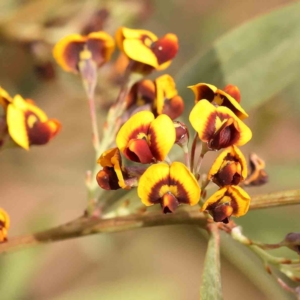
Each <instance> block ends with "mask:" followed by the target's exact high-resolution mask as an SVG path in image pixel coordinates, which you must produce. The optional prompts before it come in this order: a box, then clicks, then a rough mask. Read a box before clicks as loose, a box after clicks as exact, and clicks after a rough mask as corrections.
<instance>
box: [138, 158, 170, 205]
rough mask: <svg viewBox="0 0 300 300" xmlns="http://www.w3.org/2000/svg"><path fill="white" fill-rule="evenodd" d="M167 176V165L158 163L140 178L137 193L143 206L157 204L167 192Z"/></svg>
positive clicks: (168, 170)
mask: <svg viewBox="0 0 300 300" xmlns="http://www.w3.org/2000/svg"><path fill="white" fill-rule="evenodd" d="M169 175H170V167H169V165H168V164H166V163H159V164H155V165H152V166H150V167H149V168H148V169H147V170H146V171H145V173H144V174H143V175H142V176H141V177H140V179H139V184H138V189H137V192H138V196H139V197H140V198H141V200H142V202H143V203H144V204H145V205H147V206H150V205H153V204H155V203H158V202H157V201H159V200H160V198H161V197H162V196H163V195H164V194H165V193H166V192H168V190H169Z"/></svg>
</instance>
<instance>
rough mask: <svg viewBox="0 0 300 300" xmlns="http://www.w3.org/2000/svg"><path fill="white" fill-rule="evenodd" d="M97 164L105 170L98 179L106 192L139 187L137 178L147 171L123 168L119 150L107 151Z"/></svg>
mask: <svg viewBox="0 0 300 300" xmlns="http://www.w3.org/2000/svg"><path fill="white" fill-rule="evenodd" d="M97 162H98V163H99V164H100V165H101V166H102V167H103V169H102V170H100V171H99V172H98V174H97V177H96V179H97V182H98V184H99V186H100V187H101V188H103V189H105V190H117V189H120V188H122V189H130V188H131V187H132V186H136V185H137V178H138V177H140V176H141V175H142V174H143V173H144V171H145V168H144V167H136V166H130V167H125V166H123V164H122V157H121V153H120V150H119V149H118V148H111V149H109V150H107V151H105V152H104V153H103V154H102V155H101V156H100V158H99V159H98V161H97Z"/></svg>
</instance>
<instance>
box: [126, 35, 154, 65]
mask: <svg viewBox="0 0 300 300" xmlns="http://www.w3.org/2000/svg"><path fill="white" fill-rule="evenodd" d="M123 48H124V53H125V54H126V55H127V56H128V57H129V58H130V59H132V60H134V61H137V62H140V63H143V64H146V65H149V66H151V67H153V68H157V67H158V65H159V64H158V62H157V58H156V56H155V54H154V53H153V52H152V50H151V49H150V48H149V47H147V46H146V45H145V44H144V43H143V41H141V40H127V39H126V40H124V42H123Z"/></svg>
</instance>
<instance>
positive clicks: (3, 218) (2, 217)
mask: <svg viewBox="0 0 300 300" xmlns="http://www.w3.org/2000/svg"><path fill="white" fill-rule="evenodd" d="M0 222H1V223H3V224H4V225H3V226H4V227H5V228H6V229H8V228H9V227H10V218H9V215H8V213H7V212H6V211H5V210H4V209H2V208H0Z"/></svg>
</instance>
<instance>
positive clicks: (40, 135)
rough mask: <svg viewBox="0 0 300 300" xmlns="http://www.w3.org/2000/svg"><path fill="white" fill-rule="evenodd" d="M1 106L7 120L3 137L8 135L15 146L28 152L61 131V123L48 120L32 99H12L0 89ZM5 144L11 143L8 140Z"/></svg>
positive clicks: (19, 97) (16, 97)
mask: <svg viewBox="0 0 300 300" xmlns="http://www.w3.org/2000/svg"><path fill="white" fill-rule="evenodd" d="M0 106H1V107H2V110H3V115H4V116H5V120H6V123H5V126H3V125H2V135H3V134H4V135H5V134H6V136H9V138H10V139H11V140H12V141H13V142H14V145H15V144H16V145H18V146H20V147H22V148H24V149H26V150H28V149H29V147H30V146H31V145H44V144H46V143H48V142H49V140H50V139H52V138H53V137H54V136H55V135H56V134H57V133H58V132H59V130H60V127H61V125H60V123H59V122H58V121H57V120H55V119H48V117H47V116H46V114H45V113H44V112H43V111H42V110H41V109H40V108H38V107H37V106H36V105H35V104H34V102H33V101H32V100H30V99H26V100H24V99H23V98H22V97H21V96H20V95H16V96H15V97H14V98H13V99H12V98H11V97H10V96H9V95H8V93H7V92H6V91H5V90H3V89H0ZM2 121H3V119H2ZM4 127H5V129H4V130H3V128H4ZM4 131H5V132H4ZM2 138H3V137H2ZM4 138H5V137H4ZM2 141H3V140H2ZM5 142H6V143H7V144H8V143H9V142H10V141H8V140H7V139H6V140H5Z"/></svg>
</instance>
